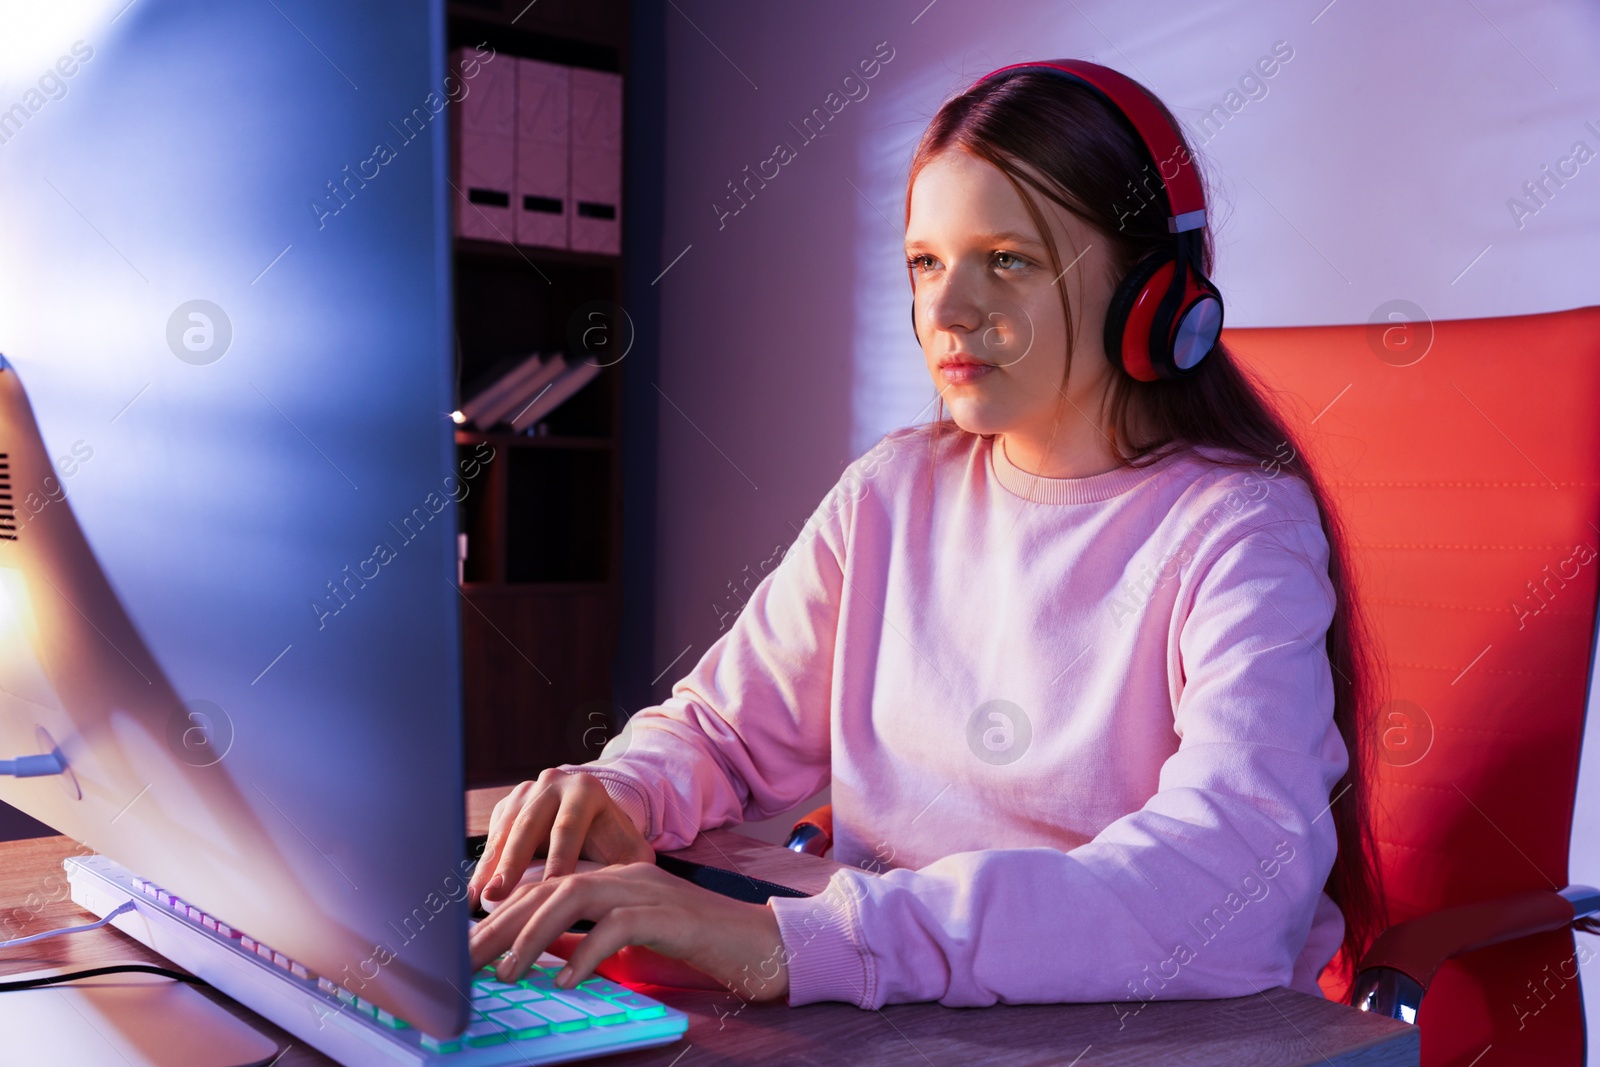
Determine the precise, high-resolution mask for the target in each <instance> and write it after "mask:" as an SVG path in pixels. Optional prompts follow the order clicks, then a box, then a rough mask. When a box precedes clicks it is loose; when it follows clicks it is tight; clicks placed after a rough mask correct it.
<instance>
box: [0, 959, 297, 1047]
mask: <svg viewBox="0 0 1600 1067" xmlns="http://www.w3.org/2000/svg"><path fill="white" fill-rule="evenodd" d="M60 973H63V968H57V967H53V968H47V969H45V970H39V971H33V972H30V973H28V974H10V975H7V976H6V977H5V980H6V981H17V980H20V979H25V978H39V977H43V976H45V975H47V974H60ZM0 1034H3V1035H5V1036H4V1039H3V1040H4V1043H5V1049H6V1061H7V1062H14V1063H51V1064H60V1065H62V1067H79V1065H84V1067H87V1065H90V1064H96V1065H104V1064H117V1065H119V1067H120V1065H122V1064H124V1063H125V1064H127V1065H128V1067H255V1065H258V1064H261V1065H264V1064H268V1063H271V1062H272V1061H273V1060H274V1059H275V1058H276V1057H277V1056H278V1054H279V1049H278V1044H277V1042H275V1041H273V1040H272V1039H271V1038H269V1037H266V1036H265V1035H263V1034H260V1033H258V1032H257V1031H255V1030H254V1029H252V1028H251V1027H250V1026H249V1025H248V1024H247V1023H245V1022H243V1021H242V1020H240V1019H236V1018H235V1017H234V1016H232V1015H230V1014H228V1012H227V1011H225V1010H223V1009H222V1008H221V1007H219V1006H217V1005H216V1004H213V1003H212V1002H211V1001H210V1000H208V999H207V998H206V997H205V995H204V994H202V993H201V992H199V991H198V990H197V989H195V988H194V987H193V986H191V985H189V984H188V983H186V982H179V981H176V980H174V979H171V978H163V977H162V976H160V975H156V974H142V973H130V974H106V975H99V976H97V977H94V978H84V979H80V980H79V981H76V982H67V983H63V984H61V985H51V986H39V987H37V988H34V989H20V990H8V991H6V992H3V993H0Z"/></svg>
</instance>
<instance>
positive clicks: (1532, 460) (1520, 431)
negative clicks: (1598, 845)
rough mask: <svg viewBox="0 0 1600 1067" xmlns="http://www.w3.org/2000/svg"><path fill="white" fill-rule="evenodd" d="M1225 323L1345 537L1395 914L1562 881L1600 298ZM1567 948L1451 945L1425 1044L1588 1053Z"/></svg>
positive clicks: (1596, 440) (1424, 1015)
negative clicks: (1278, 323)
mask: <svg viewBox="0 0 1600 1067" xmlns="http://www.w3.org/2000/svg"><path fill="white" fill-rule="evenodd" d="M1380 310H1382V309H1380ZM1223 341H1224V343H1225V344H1226V345H1227V346H1228V347H1229V349H1230V350H1231V351H1232V352H1233V353H1234V354H1235V355H1236V356H1237V357H1238V358H1239V360H1240V362H1241V363H1242V364H1243V365H1244V366H1246V367H1247V368H1249V369H1250V370H1251V371H1252V372H1254V373H1255V374H1256V375H1257V376H1258V377H1259V378H1260V379H1261V380H1262V381H1263V382H1264V383H1265V384H1266V385H1268V386H1269V387H1270V388H1272V389H1274V390H1277V391H1279V393H1278V396H1277V398H1276V400H1275V404H1276V405H1277V406H1278V408H1279V410H1280V411H1281V412H1282V413H1283V414H1284V415H1285V417H1286V418H1288V419H1289V420H1290V422H1291V425H1292V426H1293V428H1294V429H1295V430H1296V431H1297V432H1298V433H1299V434H1301V435H1302V441H1303V446H1304V448H1305V450H1306V452H1307V453H1308V458H1309V459H1310V461H1311V462H1312V463H1313V464H1314V469H1315V470H1316V471H1317V473H1318V474H1319V476H1320V477H1321V478H1322V479H1323V481H1324V483H1325V487H1326V488H1327V490H1328V492H1329V494H1330V496H1331V497H1332V501H1333V506H1334V507H1335V508H1336V509H1337V510H1338V512H1339V513H1340V516H1341V517H1342V519H1343V521H1344V523H1345V527H1346V533H1347V536H1348V538H1349V540H1350V552H1351V557H1352V560H1353V565H1354V569H1355V571H1356V575H1355V588H1356V593H1357V595H1358V596H1359V597H1360V598H1361V600H1362V601H1363V603H1364V605H1365V610H1366V613H1367V618H1368V620H1369V623H1370V625H1371V629H1372V631H1373V637H1374V641H1375V643H1376V646H1377V647H1376V648H1375V649H1374V652H1375V656H1374V658H1375V659H1376V660H1378V661H1379V662H1380V664H1381V667H1382V671H1381V677H1380V679H1379V681H1380V688H1379V692H1380V697H1379V702H1380V707H1381V710H1380V711H1379V712H1378V715H1377V716H1376V717H1377V720H1378V724H1379V725H1378V731H1377V737H1376V741H1377V746H1378V756H1379V758H1378V760H1377V768H1378V773H1377V775H1376V781H1375V783H1374V796H1375V809H1376V810H1375V811H1374V825H1375V828H1376V836H1377V838H1378V862H1379V868H1380V871H1381V873H1382V876H1383V879H1384V882H1385V896H1386V898H1387V900H1388V903H1389V908H1390V912H1391V915H1390V919H1391V921H1392V922H1403V921H1405V920H1407V919H1411V918H1414V917H1416V916H1419V915H1423V914H1426V913H1428V912H1432V911H1435V910H1437V909H1439V908H1442V907H1449V906H1452V905H1456V904H1464V903H1469V902H1472V901H1478V900H1485V899H1488V898H1492V897H1496V896H1500V895H1502V894H1506V893H1511V892H1515V891H1518V890H1525V889H1535V888H1562V887H1564V886H1565V885H1566V884H1567V855H1568V844H1569V840H1570V836H1571V831H1572V815H1573V803H1574V798H1575V795H1576V791H1577V776H1578V753H1579V750H1580V747H1581V740H1582V736H1583V722H1584V710H1585V702H1586V699H1587V696H1588V688H1589V675H1590V669H1591V663H1590V660H1591V656H1592V653H1593V649H1594V644H1595V623H1596V604H1597V590H1600V585H1597V582H1596V573H1597V571H1600V556H1597V549H1600V307H1589V308H1579V309H1576V310H1572V311H1563V312H1555V313H1550V314H1541V315H1524V316H1516V317H1508V318H1498V319H1476V320H1456V321H1447V322H1438V323H1433V324H1426V323H1422V324H1413V325H1403V324H1401V323H1399V322H1390V321H1388V320H1383V321H1380V322H1379V323H1378V324H1377V325H1373V326H1360V325H1356V326H1328V327H1292V328H1274V329H1237V330H1233V329H1230V330H1226V331H1224V333H1223ZM1577 952H1578V950H1577V949H1576V947H1575V945H1574V940H1573V935H1572V932H1571V931H1570V930H1559V931H1555V932H1552V933H1548V934H1541V935H1538V936H1535V937H1529V938H1524V939H1521V940H1519V941H1513V942H1508V943H1505V944H1501V945H1496V946H1493V947H1491V948H1487V949H1482V950H1479V951H1477V952H1474V953H1470V954H1468V955H1466V956H1463V957H1461V958H1459V959H1457V960H1454V961H1451V962H1450V963H1448V964H1446V965H1445V968H1444V969H1443V970H1442V971H1441V972H1440V973H1439V975H1438V977H1437V978H1436V979H1435V981H1434V984H1433V986H1432V987H1431V988H1430V989H1429V992H1428V994H1427V996H1426V997H1425V998H1424V1000H1423V1002H1422V1009H1421V1011H1420V1013H1419V1016H1418V1024H1419V1025H1420V1026H1421V1027H1422V1038H1423V1041H1422V1048H1423V1056H1422V1062H1423V1064H1424V1065H1432V1064H1463V1065H1465V1064H1469V1063H1478V1064H1479V1067H1490V1065H1492V1064H1521V1063H1541V1064H1545V1063H1548V1064H1577V1063H1582V1062H1583V1056H1584V1050H1583V1041H1584V1026H1583V1004H1582V1000H1581V997H1580V992H1579V986H1578V979H1577V973H1578V963H1579V958H1578V955H1577ZM1588 955H1589V954H1588V953H1587V951H1585V954H1584V956H1583V958H1584V959H1587V958H1588ZM1336 962H1337V961H1336ZM1333 970H1334V968H1333V967H1330V968H1329V973H1330V974H1331V972H1332V971H1333ZM1323 989H1324V992H1326V993H1327V994H1328V995H1329V996H1330V997H1331V998H1334V999H1340V1000H1342V999H1344V998H1345V995H1346V993H1347V992H1348V990H1347V989H1346V988H1344V987H1343V985H1342V984H1339V983H1335V982H1333V981H1332V980H1331V978H1328V977H1325V978H1324V983H1323ZM1489 1046H1492V1047H1493V1051H1492V1052H1490V1053H1489V1054H1488V1055H1487V1056H1485V1057H1484V1058H1483V1059H1482V1061H1479V1060H1478V1059H1477V1057H1478V1056H1480V1055H1482V1054H1483V1053H1484V1050H1485V1048H1486V1047H1489Z"/></svg>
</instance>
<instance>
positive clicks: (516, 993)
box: [500, 989, 544, 1004]
mask: <svg viewBox="0 0 1600 1067" xmlns="http://www.w3.org/2000/svg"><path fill="white" fill-rule="evenodd" d="M500 999H501V1000H508V1001H510V1002H511V1003H513V1004H523V1003H526V1002H527V1001H530V1000H543V999H544V994H543V993H542V992H540V991H539V990H537V989H513V990H512V991H511V992H509V993H501V994H500Z"/></svg>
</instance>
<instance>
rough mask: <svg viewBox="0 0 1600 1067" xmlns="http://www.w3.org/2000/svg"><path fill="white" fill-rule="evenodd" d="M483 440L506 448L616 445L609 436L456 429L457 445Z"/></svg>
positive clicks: (599, 448)
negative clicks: (543, 434)
mask: <svg viewBox="0 0 1600 1067" xmlns="http://www.w3.org/2000/svg"><path fill="white" fill-rule="evenodd" d="M484 441H487V442H489V443H490V444H491V445H505V446H506V447H508V448H593V449H598V450H601V451H604V450H605V449H609V448H615V447H616V443H615V442H614V441H612V440H611V438H609V437H576V436H573V435H571V434H546V435H545V436H543V437H536V436H533V435H530V434H525V433H513V432H510V431H506V430H487V431H485V430H457V431H456V444H458V445H476V444H481V443H482V442H484Z"/></svg>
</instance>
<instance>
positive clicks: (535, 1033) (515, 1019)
mask: <svg viewBox="0 0 1600 1067" xmlns="http://www.w3.org/2000/svg"><path fill="white" fill-rule="evenodd" d="M489 1018H490V1019H493V1020H494V1021H495V1022H497V1023H499V1024H500V1025H501V1026H503V1027H505V1028H506V1029H507V1030H509V1031H510V1032H511V1037H512V1039H513V1040H516V1041H521V1040H525V1039H527V1038H530V1037H543V1036H544V1035H546V1034H548V1033H549V1032H550V1024H549V1023H548V1022H547V1021H546V1020H544V1019H542V1018H540V1017H539V1016H537V1015H535V1014H534V1013H533V1012H531V1011H527V1010H525V1009H523V1008H506V1009H505V1010H504V1011H497V1012H495V1013H494V1014H493V1015H491V1016H489Z"/></svg>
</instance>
